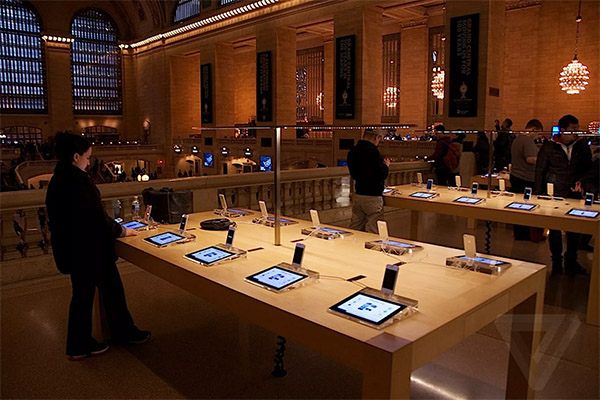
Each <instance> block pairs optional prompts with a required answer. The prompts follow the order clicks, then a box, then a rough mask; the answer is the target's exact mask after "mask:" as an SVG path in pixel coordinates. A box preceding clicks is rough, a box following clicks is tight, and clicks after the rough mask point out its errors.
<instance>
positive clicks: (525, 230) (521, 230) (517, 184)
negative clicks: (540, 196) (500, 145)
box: [510, 174, 534, 240]
mask: <svg viewBox="0 0 600 400" xmlns="http://www.w3.org/2000/svg"><path fill="white" fill-rule="evenodd" d="M533 186H534V183H533V182H529V181H526V180H525V179H521V178H518V177H516V176H514V175H512V174H511V176H510V188H511V191H512V192H513V193H524V192H525V188H526V187H528V188H531V189H533ZM529 231H530V228H529V227H528V226H524V225H513V235H514V238H515V239H517V240H529V238H530V237H529Z"/></svg>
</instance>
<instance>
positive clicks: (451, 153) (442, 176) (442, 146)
mask: <svg viewBox="0 0 600 400" xmlns="http://www.w3.org/2000/svg"><path fill="white" fill-rule="evenodd" d="M445 131H446V128H445V127H444V125H438V126H436V127H435V132H436V136H437V144H436V145H435V150H434V151H433V154H432V155H430V156H429V159H430V160H433V161H434V169H435V175H436V178H437V184H438V185H441V186H454V184H455V183H454V176H455V174H454V172H453V170H456V169H457V168H458V166H459V163H460V150H459V149H458V147H457V146H456V144H454V143H452V138H451V137H450V135H448V134H446V133H445Z"/></svg>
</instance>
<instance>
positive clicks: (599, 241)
mask: <svg viewBox="0 0 600 400" xmlns="http://www.w3.org/2000/svg"><path fill="white" fill-rule="evenodd" d="M599 252H600V235H599V234H595V235H594V256H593V258H592V273H591V275H590V293H589V295H588V304H587V316H586V322H587V323H588V324H590V325H595V326H598V325H600V310H598V307H599V305H598V302H599V301H600V298H599V297H598V290H599V287H598V286H599V284H598V280H600V276H598V274H599V273H600V271H598V268H600V254H599Z"/></svg>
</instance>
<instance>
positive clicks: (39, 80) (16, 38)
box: [0, 0, 48, 114]
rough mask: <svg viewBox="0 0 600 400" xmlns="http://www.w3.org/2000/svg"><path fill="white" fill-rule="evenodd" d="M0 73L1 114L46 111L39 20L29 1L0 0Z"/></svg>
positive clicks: (44, 66)
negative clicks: (0, 87)
mask: <svg viewBox="0 0 600 400" xmlns="http://www.w3.org/2000/svg"><path fill="white" fill-rule="evenodd" d="M0 5H1V6H2V7H1V8H0V36H1V39H2V40H1V41H0V63H1V65H2V70H1V72H0V76H1V78H2V79H1V82H2V85H1V86H2V89H1V92H2V95H1V97H2V100H1V101H2V112H3V113H13V114H17V113H18V114H21V113H46V112H47V111H48V107H47V96H46V73H45V72H46V65H45V56H44V45H43V41H42V37H41V34H40V33H41V22H40V18H39V17H38V15H37V13H36V12H35V10H34V9H33V8H32V7H31V6H30V5H29V3H25V2H22V1H20V0H1V1H0Z"/></svg>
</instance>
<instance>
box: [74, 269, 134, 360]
mask: <svg viewBox="0 0 600 400" xmlns="http://www.w3.org/2000/svg"><path fill="white" fill-rule="evenodd" d="M71 284H72V287H73V296H72V298H71V306H70V308H69V325H68V332H67V355H71V356H75V355H82V354H87V353H89V347H90V343H91V342H92V308H93V306H94V295H95V293H96V287H97V288H98V290H99V292H100V298H101V300H102V304H103V305H104V309H105V311H106V318H107V320H108V324H109V328H110V332H111V335H112V338H113V339H114V340H115V341H118V340H126V339H127V338H128V337H129V335H130V334H131V332H132V330H133V327H134V324H133V318H131V314H130V313H129V310H128V308H127V301H126V299H125V290H124V289H123V283H122V282H121V276H120V275H119V270H118V269H117V265H116V264H115V263H109V264H108V265H106V267H104V268H102V270H101V271H99V272H96V273H94V272H92V271H90V270H86V269H84V268H81V269H77V270H75V271H73V272H72V273H71Z"/></svg>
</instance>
